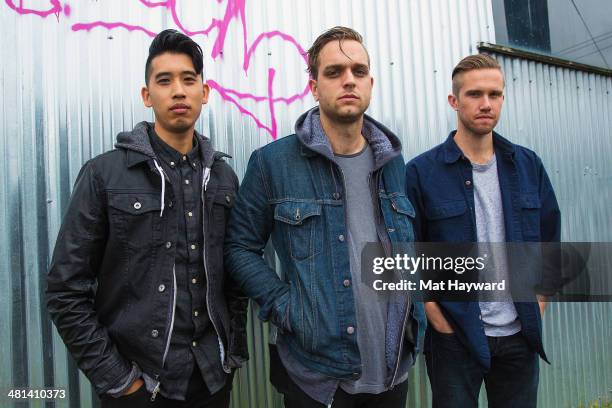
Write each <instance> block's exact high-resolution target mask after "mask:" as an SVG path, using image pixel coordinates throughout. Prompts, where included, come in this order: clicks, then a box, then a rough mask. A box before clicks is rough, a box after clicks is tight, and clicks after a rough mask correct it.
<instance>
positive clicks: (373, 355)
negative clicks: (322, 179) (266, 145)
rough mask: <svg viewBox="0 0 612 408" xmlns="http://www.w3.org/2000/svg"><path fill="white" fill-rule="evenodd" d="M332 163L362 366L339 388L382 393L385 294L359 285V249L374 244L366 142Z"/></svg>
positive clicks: (370, 158)
mask: <svg viewBox="0 0 612 408" xmlns="http://www.w3.org/2000/svg"><path fill="white" fill-rule="evenodd" d="M336 163H337V164H338V166H340V169H341V170H342V174H343V176H344V186H345V198H344V200H345V205H346V227H347V244H348V248H349V261H350V266H351V282H352V287H353V295H354V297H355V313H356V316H357V322H356V323H357V324H356V327H355V335H356V336H357V344H358V346H359V355H360V357H361V364H362V375H361V378H359V379H358V380H356V381H343V382H342V383H340V387H342V389H343V390H344V391H346V392H348V393H349V394H360V393H369V394H377V393H380V392H383V391H385V379H386V377H387V365H386V361H385V333H386V328H387V302H388V292H387V291H382V292H377V291H375V290H374V289H373V288H372V287H371V286H370V285H368V284H367V283H366V282H363V279H362V276H361V250H362V249H363V247H364V246H365V244H366V243H367V242H378V234H377V232H376V221H375V218H376V216H375V213H374V203H373V200H372V192H371V191H370V185H369V178H370V174H371V173H372V171H373V169H374V154H373V152H372V149H371V148H370V146H369V145H368V144H367V143H366V145H365V148H364V150H363V151H362V152H360V153H357V154H354V155H351V156H344V155H338V154H337V155H336Z"/></svg>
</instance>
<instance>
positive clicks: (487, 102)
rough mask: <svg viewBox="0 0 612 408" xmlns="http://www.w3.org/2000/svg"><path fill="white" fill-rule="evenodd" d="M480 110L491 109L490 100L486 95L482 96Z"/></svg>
mask: <svg viewBox="0 0 612 408" xmlns="http://www.w3.org/2000/svg"><path fill="white" fill-rule="evenodd" d="M480 110H482V111H490V110H491V100H490V99H489V97H488V96H487V95H485V96H483V97H482V102H481V104H480Z"/></svg>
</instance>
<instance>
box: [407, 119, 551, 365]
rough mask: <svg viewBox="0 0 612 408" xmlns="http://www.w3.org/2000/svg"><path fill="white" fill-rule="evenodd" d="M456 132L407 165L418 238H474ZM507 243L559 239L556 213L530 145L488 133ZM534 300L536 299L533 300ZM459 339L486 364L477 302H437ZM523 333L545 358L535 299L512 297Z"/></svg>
mask: <svg viewBox="0 0 612 408" xmlns="http://www.w3.org/2000/svg"><path fill="white" fill-rule="evenodd" d="M454 136H455V131H453V132H451V134H450V135H449V136H448V139H447V140H446V141H445V142H444V143H442V144H440V145H438V146H436V147H434V148H433V149H431V150H429V151H427V152H425V153H423V154H421V155H419V156H418V157H416V158H414V159H413V160H411V161H410V162H409V163H408V164H407V165H406V192H407V195H408V197H409V198H410V200H411V202H412V204H413V205H414V208H415V212H416V217H415V235H416V238H417V241H421V242H476V241H477V238H476V216H475V212H474V189H473V186H474V183H473V180H472V166H471V164H470V161H469V160H468V159H467V158H466V157H465V156H464V155H463V153H462V151H461V150H460V149H459V147H458V146H457V144H456V143H455V140H454ZM493 146H494V150H495V154H496V156H497V171H498V177H499V184H500V189H501V196H502V206H503V210H504V223H505V227H506V241H507V242H558V241H559V239H560V236H561V213H560V211H559V206H558V204H557V199H556V198H555V193H554V191H553V188H552V185H551V184H550V180H549V179H548V175H547V174H546V171H545V170H544V166H543V165H542V161H541V160H540V158H539V157H538V156H537V155H536V154H535V153H534V152H533V151H531V150H529V149H526V148H524V147H522V146H518V145H515V144H513V143H511V142H510V141H508V140H506V139H504V138H503V137H501V136H500V135H499V134H497V133H495V132H493ZM534 300H535V299H534ZM440 306H441V308H442V312H443V313H444V315H445V317H446V318H447V320H448V321H449V323H450V324H451V326H452V327H453V329H454V330H455V332H456V334H457V336H458V338H459V340H460V341H461V342H462V343H463V344H464V345H465V346H466V347H467V348H468V349H469V350H470V352H471V353H472V354H473V355H474V357H475V358H476V359H477V361H478V362H479V363H480V364H481V365H482V366H483V367H484V368H485V369H488V368H489V367H490V360H491V356H490V353H489V347H488V344H487V339H486V336H485V333H484V328H483V324H482V321H481V320H480V308H479V305H478V303H476V302H440ZM515 307H516V311H517V314H518V316H519V319H520V321H521V326H522V332H523V335H524V336H525V337H526V339H527V341H528V343H529V344H530V346H531V347H532V348H533V349H534V350H535V351H537V352H538V353H539V354H540V356H541V357H542V358H543V359H544V360H546V361H547V359H546V354H545V353H544V347H543V345H542V320H541V316H540V312H539V307H538V304H537V303H536V302H515Z"/></svg>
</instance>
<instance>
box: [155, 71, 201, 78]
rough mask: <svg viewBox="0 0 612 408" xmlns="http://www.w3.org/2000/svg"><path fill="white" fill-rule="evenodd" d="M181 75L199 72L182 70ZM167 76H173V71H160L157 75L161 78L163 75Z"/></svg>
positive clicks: (194, 74)
mask: <svg viewBox="0 0 612 408" xmlns="http://www.w3.org/2000/svg"><path fill="white" fill-rule="evenodd" d="M181 75H193V76H198V74H196V73H195V71H183V72H181ZM166 76H172V72H158V73H157V74H156V75H155V79H159V78H161V77H166Z"/></svg>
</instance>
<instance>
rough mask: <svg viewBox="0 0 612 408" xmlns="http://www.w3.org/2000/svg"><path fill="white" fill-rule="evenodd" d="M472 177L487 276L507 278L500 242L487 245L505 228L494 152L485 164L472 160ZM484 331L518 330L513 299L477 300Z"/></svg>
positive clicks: (502, 237) (502, 236)
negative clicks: (485, 257) (485, 258)
mask: <svg viewBox="0 0 612 408" xmlns="http://www.w3.org/2000/svg"><path fill="white" fill-rule="evenodd" d="M472 177H473V178H474V210H475V213H476V235H477V238H478V242H482V243H485V244H483V245H482V246H479V250H480V251H481V252H486V253H487V255H488V260H487V262H486V264H487V265H490V266H493V268H490V269H486V273H487V276H486V280H487V281H488V282H496V281H500V280H501V279H506V287H508V286H509V282H508V278H509V275H508V260H507V257H506V252H505V251H504V250H503V246H502V245H499V244H498V245H489V246H488V245H486V243H495V242H504V241H505V240H506V228H505V224H504V209H503V206H502V197H501V189H500V187H499V178H498V175H497V160H496V157H495V155H493V158H492V159H491V161H489V162H488V163H486V164H475V163H472ZM479 305H480V312H481V315H482V322H483V324H484V331H485V334H486V335H487V336H492V337H502V336H510V335H512V334H515V333H518V332H519V331H520V330H521V322H520V320H519V319H518V315H517V313H516V309H515V307H514V303H513V302H512V301H501V302H479Z"/></svg>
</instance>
